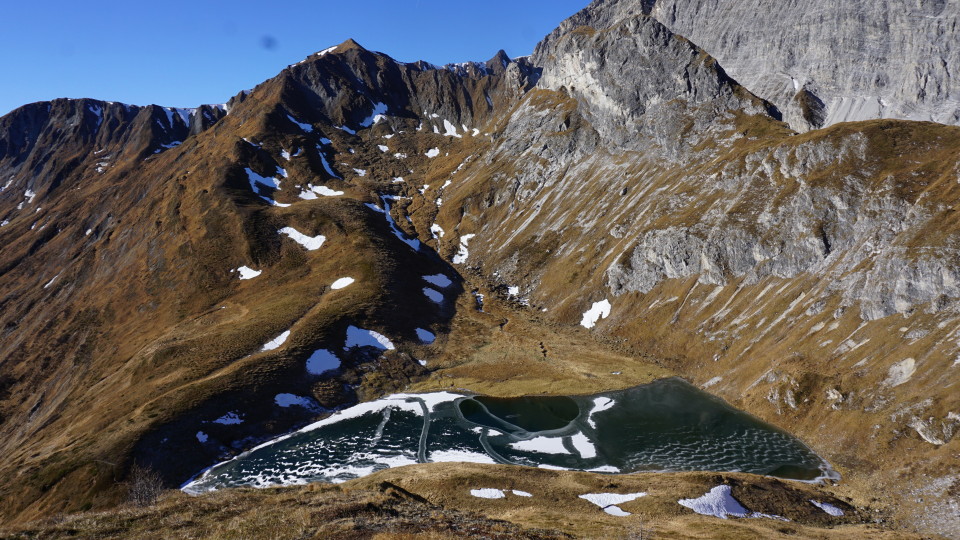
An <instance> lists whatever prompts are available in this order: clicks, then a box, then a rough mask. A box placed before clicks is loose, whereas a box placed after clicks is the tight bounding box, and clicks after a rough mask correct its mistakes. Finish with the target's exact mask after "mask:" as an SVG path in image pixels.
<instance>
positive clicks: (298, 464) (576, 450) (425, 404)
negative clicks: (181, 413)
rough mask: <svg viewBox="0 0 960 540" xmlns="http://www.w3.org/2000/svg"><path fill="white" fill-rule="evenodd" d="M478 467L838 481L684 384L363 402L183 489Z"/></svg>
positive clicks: (792, 443) (798, 450)
mask: <svg viewBox="0 0 960 540" xmlns="http://www.w3.org/2000/svg"><path fill="white" fill-rule="evenodd" d="M432 461H438V462H439V461H469V462H481V463H503V464H513V465H528V466H541V467H553V468H564V469H573V470H592V471H598V472H609V473H630V472H639V471H724V472H750V473H757V474H766V475H771V476H778V477H782V478H789V479H797V480H814V479H816V478H818V477H823V476H828V477H835V476H836V473H834V472H833V471H832V469H830V466H829V465H828V464H827V463H826V462H825V461H824V460H823V459H821V458H820V457H819V456H817V455H816V454H814V453H813V452H812V451H811V450H810V449H809V448H807V447H806V445H804V444H803V443H802V442H800V441H799V440H798V439H796V438H795V437H793V436H791V435H790V434H788V433H786V432H784V431H781V430H778V429H776V428H774V427H773V426H770V425H768V424H766V423H764V422H761V421H760V420H758V419H756V418H754V417H752V416H750V415H748V414H746V413H744V412H742V411H739V410H737V409H734V408H733V407H730V406H729V405H727V404H726V403H724V402H723V401H721V400H719V399H717V398H715V397H713V396H711V395H710V394H707V393H705V392H702V391H700V390H698V389H697V388H695V387H693V386H691V385H689V384H687V383H686V382H684V381H682V380H679V379H666V380H662V381H657V382H655V383H652V384H648V385H643V386H638V387H635V388H630V389H627V390H620V391H616V392H606V393H603V394H597V395H594V396H571V397H565V396H560V397H537V396H530V397H522V398H510V399H503V398H490V397H485V396H467V395H462V394H451V393H435V394H423V395H414V394H401V395H396V396H390V397H388V398H384V399H382V400H378V401H375V402H370V403H363V404H360V405H357V406H356V407H352V408H350V409H346V410H344V411H341V412H340V413H338V414H336V415H334V416H331V417H330V418H328V419H326V420H323V421H320V422H317V423H316V424H313V425H311V426H307V427H306V428H304V429H302V430H300V431H298V432H295V433H293V434H291V435H287V436H285V437H281V438H279V439H277V440H274V441H271V442H269V443H266V444H264V445H262V446H260V447H258V448H255V449H254V450H251V451H250V452H247V453H245V454H243V455H241V456H238V457H237V458H235V459H233V460H230V461H226V462H223V463H220V464H218V465H215V466H213V467H211V468H210V469H209V470H207V471H206V472H205V473H204V474H203V475H201V476H200V477H198V478H197V479H195V480H193V481H191V482H189V483H188V484H186V485H185V486H184V487H183V489H184V491H187V492H189V493H199V492H203V491H209V490H213V489H218V488H221V487H233V486H259V487H265V486H273V485H289V484H303V483H307V482H317V481H320V482H342V481H345V480H348V479H350V478H356V477H359V476H364V475H367V474H370V473H372V472H374V471H376V470H380V469H384V468H387V467H394V466H400V465H407V464H413V463H426V462H432Z"/></svg>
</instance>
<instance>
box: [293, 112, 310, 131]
mask: <svg viewBox="0 0 960 540" xmlns="http://www.w3.org/2000/svg"><path fill="white" fill-rule="evenodd" d="M287 118H288V119H289V120H290V121H291V122H293V123H294V124H296V125H298V126H300V129H302V130H303V131H305V132H307V133H313V126H311V125H310V124H304V123H303V122H299V121H297V119H296V118H294V117H292V116H290V115H289V114H288V115H287Z"/></svg>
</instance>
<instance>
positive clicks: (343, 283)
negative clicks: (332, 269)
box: [330, 277, 355, 291]
mask: <svg viewBox="0 0 960 540" xmlns="http://www.w3.org/2000/svg"><path fill="white" fill-rule="evenodd" d="M354 281H355V280H354V279H353V278H352V277H345V278H340V279H338V280H336V281H334V282H333V285H330V288H331V289H333V290H335V291H339V290H340V289H344V288H346V287H349V286H350V285H353V283H354Z"/></svg>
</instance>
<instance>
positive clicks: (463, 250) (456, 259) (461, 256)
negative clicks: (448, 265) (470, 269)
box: [453, 234, 476, 264]
mask: <svg viewBox="0 0 960 540" xmlns="http://www.w3.org/2000/svg"><path fill="white" fill-rule="evenodd" d="M474 236H476V235H475V234H465V235H463V236H461V237H460V249H459V250H457V254H456V255H454V256H453V264H463V263H465V262H467V258H468V257H469V256H470V251H469V250H467V246H468V244H469V243H470V240H472V239H473V237H474Z"/></svg>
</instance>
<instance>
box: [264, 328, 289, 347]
mask: <svg viewBox="0 0 960 540" xmlns="http://www.w3.org/2000/svg"><path fill="white" fill-rule="evenodd" d="M288 337H290V331H289V330H287V331H286V332H284V333H282V334H280V335H279V336H277V337H275V338H273V339H271V340H270V341H268V342H267V343H266V344H265V345H264V346H263V349H261V351H274V350H277V349H279V348H280V346H281V345H283V343H284V342H285V341H287V338H288Z"/></svg>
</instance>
